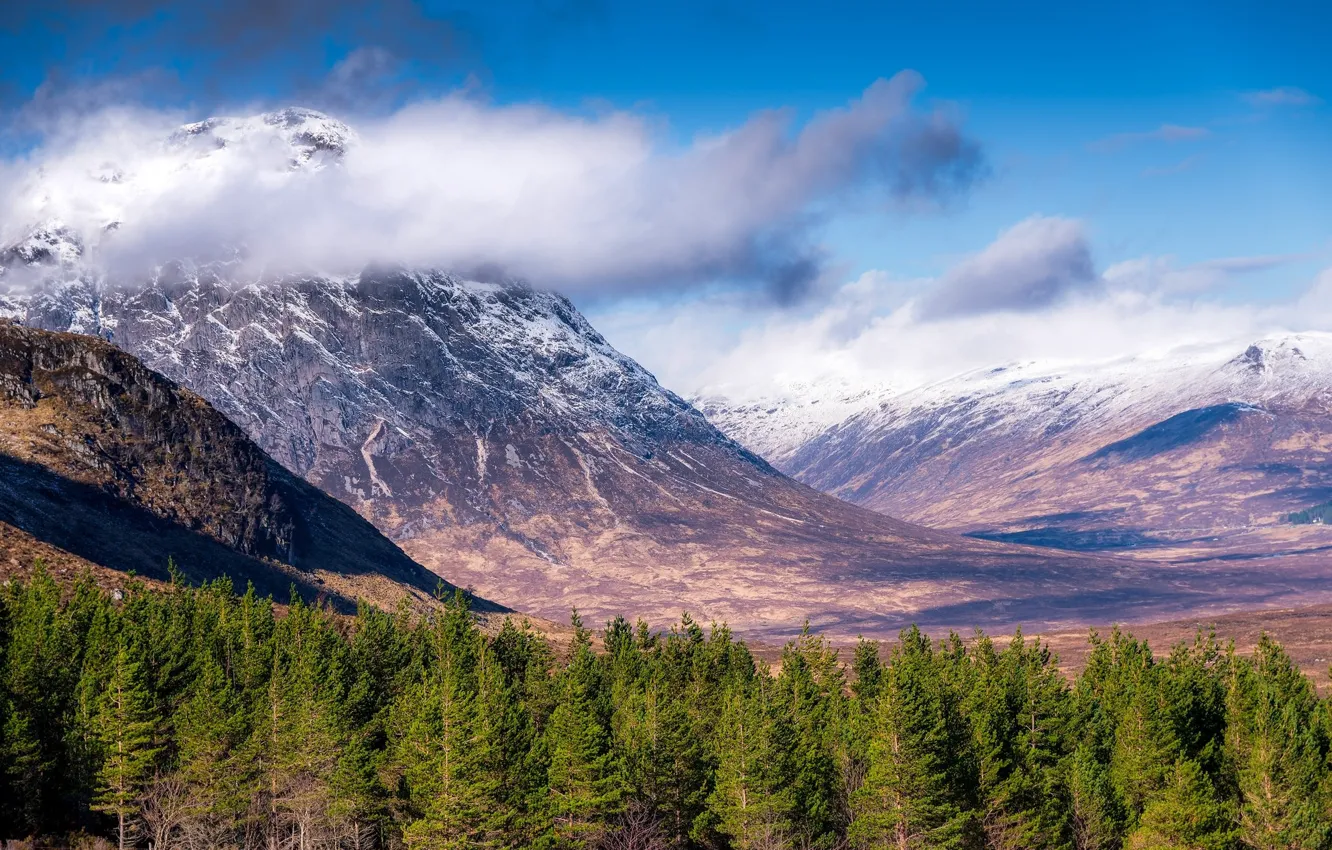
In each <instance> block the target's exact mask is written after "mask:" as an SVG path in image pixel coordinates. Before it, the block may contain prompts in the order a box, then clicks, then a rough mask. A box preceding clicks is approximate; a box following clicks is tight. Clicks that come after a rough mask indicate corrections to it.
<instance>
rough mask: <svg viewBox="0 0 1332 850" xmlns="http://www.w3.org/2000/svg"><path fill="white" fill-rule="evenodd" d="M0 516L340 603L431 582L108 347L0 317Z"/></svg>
mask: <svg viewBox="0 0 1332 850" xmlns="http://www.w3.org/2000/svg"><path fill="white" fill-rule="evenodd" d="M0 521H3V522H4V523H6V524H8V525H10V526H13V527H15V528H18V529H21V530H22V531H24V532H26V533H27V534H28V535H31V536H32V537H33V538H35V539H37V540H39V541H42V542H44V543H47V544H49V545H52V546H55V547H57V548H59V549H61V550H64V551H66V552H69V553H72V554H74V555H76V556H78V557H80V558H83V559H85V560H87V561H91V562H93V563H96V564H100V565H103V566H107V567H111V568H114V569H117V570H122V571H129V570H134V571H136V572H137V573H139V574H141V575H145V576H148V577H153V578H163V577H165V576H166V573H167V562H168V558H171V559H173V560H174V561H175V562H176V564H177V565H178V566H179V568H180V569H181V570H182V571H183V572H184V573H185V574H186V575H187V576H188V577H191V578H195V579H202V578H207V577H211V576H216V575H221V574H226V575H230V576H232V578H233V579H236V580H237V581H239V582H242V583H243V582H245V581H253V582H254V583H255V584H256V586H257V587H258V588H259V589H260V590H262V591H264V592H268V593H273V594H274V595H275V596H277V597H279V598H284V597H285V596H286V594H287V590H288V587H289V586H290V585H291V584H295V585H296V586H297V587H298V588H300V589H301V590H302V591H303V592H304V593H306V594H308V595H311V596H314V595H320V594H322V595H325V596H328V597H330V598H332V599H333V600H334V601H335V602H336V603H337V604H339V605H341V606H342V607H348V606H350V605H351V604H352V601H353V599H354V598H356V597H358V596H360V597H365V598H368V599H371V600H374V601H378V602H383V603H392V602H393V601H396V598H397V597H399V596H401V595H402V594H404V593H408V592H410V593H412V594H414V595H416V596H418V597H420V598H425V597H426V596H427V595H428V594H429V593H430V592H431V591H432V590H433V589H434V587H435V584H436V582H437V578H436V577H435V576H434V575H433V574H431V573H430V572H428V571H426V570H425V569H423V568H421V567H420V566H419V565H417V564H416V563H414V562H413V561H412V560H411V559H410V558H408V557H407V556H406V555H404V554H403V553H402V552H401V551H400V550H399V549H398V548H397V547H396V546H394V545H393V544H392V543H390V542H389V541H388V540H387V539H385V538H384V537H383V536H382V535H381V534H379V533H378V532H377V531H375V529H374V528H373V527H371V526H370V525H369V524H368V523H366V522H365V521H364V520H362V519H361V518H360V517H359V516H357V515H356V513H355V512H354V511H352V510H350V509H349V508H347V507H346V506H345V505H343V504H341V503H339V502H337V501H336V500H333V499H330V498H329V497H328V496H326V495H324V494H323V493H322V492H320V491H319V490H318V489H316V488H314V487H312V486H310V485H309V484H307V483H305V482H304V481H302V480H300V479H299V478H296V477H295V476H293V475H291V474H290V473H288V472H287V471H286V470H285V469H283V468H282V467H281V466H280V465H278V464H277V463H275V462H274V461H273V460H272V459H270V458H269V457H268V456H267V455H265V454H264V453H263V451H262V450H260V449H259V448H258V447H257V446H255V445H254V444H253V443H252V442H251V441H250V440H249V438H248V437H246V436H245V434H244V432H243V431H241V430H240V429H239V428H237V427H236V426H235V425H233V424H232V423H231V422H230V421H228V420H227V419H226V417H224V416H222V415H221V414H219V413H218V412H217V411H215V410H213V409H212V407H210V406H209V405H208V404H207V402H205V401H204V400H203V399H201V398H199V397H198V396H196V395H195V394H193V393H191V392H189V391H187V390H183V389H181V388H179V387H177V386H176V385H174V384H172V383H171V382H170V381H168V380H166V379H164V378H162V377H161V376H160V375H157V374H156V373H154V372H152V371H151V370H149V369H147V368H146V367H144V366H143V365H142V364H141V363H139V362H138V361H137V360H135V359H134V358H133V357H131V356H129V355H128V354H126V353H124V352H123V351H120V350H119V349H117V348H116V347H114V346H113V345H111V344H109V343H107V342H105V341H103V340H100V339H96V338H92V337H88V336H80V335H74V334H58V333H50V332H46V331H40V330H35V329H31V328H26V327H21V326H19V325H15V324H12V323H8V322H0Z"/></svg>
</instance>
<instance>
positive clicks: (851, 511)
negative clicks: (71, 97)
mask: <svg viewBox="0 0 1332 850" xmlns="http://www.w3.org/2000/svg"><path fill="white" fill-rule="evenodd" d="M354 145H355V135H354V133H352V131H350V130H348V129H346V128H344V127H343V126H342V125H341V124H338V123H337V122H334V121H332V120H331V119H327V118H325V117H324V116H320V115H318V114H317V113H311V112H309V111H291V110H288V111H284V112H281V113H273V114H270V115H264V116H258V117H257V118H253V119H236V120H222V121H219V120H210V121H205V122H202V123H200V124H194V125H189V126H188V127H186V128H183V129H182V130H180V131H179V132H176V133H174V134H173V135H171V137H170V139H168V140H167V141H165V142H162V143H161V146H160V150H159V149H157V148H154V153H153V156H152V157H149V158H147V159H141V160H136V161H137V162H139V163H140V165H139V167H138V170H135V169H131V168H118V167H116V166H115V165H114V164H108V165H107V166H106V167H105V168H101V169H100V170H99V171H98V172H97V173H91V172H90V173H89V174H88V175H85V176H86V177H87V179H88V181H89V185H90V186H101V187H106V186H110V187H112V190H110V191H107V192H92V193H91V194H92V196H95V197H96V198H98V199H100V200H99V201H98V203H99V204H101V206H96V208H95V209H94V211H93V212H94V213H95V214H87V210H86V209H83V208H82V207H79V206H78V204H75V203H74V202H73V201H71V200H70V199H69V198H67V197H63V196H61V195H60V193H59V192H58V191H56V188H59V187H45V186H44V184H42V183H41V180H40V175H38V176H37V177H35V178H34V180H35V181H36V182H35V183H34V189H33V193H32V194H33V199H34V200H33V202H32V203H31V204H30V205H29V206H30V207H31V210H32V211H36V213H40V214H39V215H35V217H34V218H33V219H32V220H33V221H35V222H38V223H39V224H38V225H36V226H29V227H18V228H14V226H13V224H12V221H11V219H12V218H13V215H14V212H13V211H11V214H10V216H9V218H7V219H6V222H5V224H6V227H7V228H12V229H16V230H17V231H18V235H16V236H15V237H14V238H13V239H12V240H11V241H10V242H7V243H4V244H5V245H7V246H9V247H0V251H3V252H6V253H3V254H0V256H5V257H7V258H8V259H7V260H6V263H7V264H8V268H9V271H7V272H6V273H5V277H4V278H0V289H5V287H6V283H5V281H18V280H19V279H20V278H22V283H21V284H8V288H7V289H6V290H5V294H4V295H0V314H2V315H6V316H10V317H13V318H16V319H18V320H20V321H21V322H23V323H24V324H28V325H33V326H38V327H42V328H49V329H59V330H74V331H77V332H81V333H87V334H95V335H99V336H102V337H104V338H107V339H110V340H112V341H113V342H114V343H115V344H116V345H118V346H121V347H122V348H124V349H126V350H127V351H129V352H131V353H133V354H135V355H136V356H138V357H140V358H141V359H142V360H143V361H144V362H145V363H146V364H147V365H149V366H150V367H152V368H153V369H156V370H158V371H160V372H162V373H164V374H166V375H167V376H168V377H170V378H172V379H174V380H176V381H178V382H180V383H182V384H184V385H185V386H187V387H189V388H191V389H193V390H195V391H197V392H198V393H199V394H200V395H202V396H203V397H204V398H206V399H207V400H208V401H210V402H211V403H212V404H213V405H214V406H216V407H217V408H218V409H219V410H221V411H222V412H223V413H225V414H226V415H227V416H228V417H230V418H231V419H232V420H233V421H235V422H236V423H237V424H238V425H240V426H241V428H243V429H244V430H245V431H246V432H247V433H248V434H249V435H250V436H251V437H252V438H253V439H254V440H255V441H256V442H257V443H258V444H259V445H260V446H261V447H262V448H263V449H264V450H265V451H266V452H268V453H269V454H270V455H271V456H272V457H274V458H275V459H276V460H278V461H279V462H280V463H282V464H283V465H284V466H286V467H287V468H288V469H290V470H292V471H293V472H295V473H297V474H299V475H301V476H303V477H304V478H306V479H307V480H308V481H310V482H312V483H314V484H316V485H318V486H319V487H321V488H323V489H324V490H325V491H327V492H329V493H331V494H333V495H334V496H336V497H338V498H339V499H342V500H343V501H345V502H347V503H348V504H350V505H351V506H353V507H354V508H356V509H357V510H358V511H359V512H360V513H361V514H362V515H364V516H366V517H367V518H369V519H371V521H372V522H374V523H375V525H377V526H378V527H379V528H380V529H381V530H382V531H384V532H385V533H386V534H387V535H388V536H389V537H390V538H392V539H393V540H394V541H395V542H397V543H399V544H400V545H401V546H402V547H403V548H404V550H406V551H407V553H408V554H409V555H411V556H412V557H413V558H415V559H416V560H417V561H419V562H420V563H422V564H425V565H426V566H428V567H430V568H431V569H433V570H435V571H436V572H438V573H439V574H440V575H442V576H444V577H446V578H447V579H449V580H451V581H453V582H455V583H457V584H460V585H463V586H471V587H473V588H474V589H475V590H477V591H478V592H479V593H481V594H483V595H484V596H486V597H487V598H490V599H493V600H496V601H498V602H501V603H504V604H508V605H512V606H514V607H516V608H519V609H521V610H526V611H530V612H532V613H536V614H540V615H543V616H547V617H550V618H552V619H562V618H564V617H566V616H567V614H568V610H569V608H570V607H572V606H575V605H576V606H578V608H579V609H580V610H581V611H582V612H583V614H584V615H585V616H587V617H588V619H589V621H590V622H597V621H599V620H601V619H604V618H606V617H609V616H611V615H613V614H619V613H624V614H627V615H630V616H638V615H641V616H644V617H646V618H647V619H649V620H651V621H654V622H664V621H667V620H669V619H671V618H674V617H676V616H678V614H679V612H680V611H681V610H682V609H683V610H689V611H690V612H691V613H694V614H695V615H697V616H700V617H702V618H705V619H717V620H719V621H720V620H725V621H727V622H729V623H730V624H731V625H732V626H733V627H735V628H737V629H739V630H742V631H744V632H746V633H749V634H758V635H764V634H768V635H773V636H779V635H784V634H789V633H790V632H791V631H792V630H793V629H798V628H799V624H800V623H801V621H802V620H804V619H805V618H809V619H810V621H811V622H812V624H813V625H814V626H815V627H818V628H822V629H824V630H826V631H827V632H829V633H830V634H833V635H841V636H851V635H854V634H857V633H864V634H867V635H880V636H887V635H891V634H893V633H895V632H896V630H897V629H898V628H899V627H901V626H902V625H904V624H905V623H907V622H910V621H913V620H914V621H918V622H921V623H925V624H929V625H934V626H940V625H949V626H957V627H964V628H969V627H971V626H974V625H978V624H979V625H991V626H1006V625H1011V624H1013V623H1016V622H1025V623H1027V624H1029V625H1036V626H1040V625H1053V624H1071V623H1085V622H1087V621H1088V620H1093V619H1098V618H1107V617H1114V618H1117V619H1131V618H1135V619H1151V618H1161V617H1163V616H1167V615H1171V614H1176V613H1182V612H1186V611H1197V610H1199V609H1208V610H1222V609H1228V608H1235V607H1241V606H1244V605H1247V604H1251V603H1252V602H1253V601H1254V599H1256V598H1257V599H1261V600H1263V601H1269V600H1270V599H1271V598H1272V597H1271V594H1270V591H1269V589H1268V588H1267V587H1266V586H1265V585H1263V584H1261V583H1254V582H1253V581H1250V580H1248V579H1247V578H1246V575H1245V573H1244V572H1243V571H1234V574H1233V575H1231V574H1230V573H1225V571H1222V572H1223V573H1224V574H1225V575H1227V576H1229V577H1228V578H1226V580H1225V581H1222V582H1221V583H1220V585H1218V583H1217V576H1218V572H1217V570H1216V569H1215V568H1209V569H1207V570H1198V571H1190V570H1188V569H1176V570H1173V571H1172V572H1171V573H1170V574H1169V575H1168V576H1167V575H1163V574H1161V573H1160V572H1159V571H1158V570H1157V569H1156V568H1155V567H1154V565H1143V564H1137V563H1134V562H1130V561H1123V560H1114V559H1104V558H1098V557H1091V556H1084V555H1079V554H1071V553H1066V552H1055V551H1051V550H1041V549H1035V548H1030V547H1017V546H1012V545H1007V544H1002V543H996V542H993V541H985V540H979V539H967V538H962V537H958V536H955V535H952V534H948V533H942V532H937V531H931V530H928V529H925V528H921V527H918V526H913V525H909V524H907V523H903V522H900V521H898V520H895V519H891V518H889V517H887V516H885V515H883V514H880V513H875V512H873V511H869V510H864V509H862V508H858V507H855V506H853V505H850V504H847V503H846V502H843V501H840V500H837V499H834V498H832V497H829V496H826V495H823V494H820V493H818V492H817V491H815V490H813V489H810V488H809V487H806V486H804V485H802V484H800V483H798V482H796V481H794V480H792V479H791V478H789V477H787V476H785V475H783V474H781V473H780V472H778V471H777V470H776V469H774V468H773V467H771V466H770V465H768V463H767V462H765V461H764V460H762V459H761V458H760V457H758V456H757V455H755V454H753V453H751V452H750V451H748V450H746V449H744V448H743V447H741V446H740V445H739V444H738V443H736V442H734V441H733V440H731V439H730V438H728V437H726V436H724V435H723V434H722V433H721V432H720V431H718V430H717V429H716V428H715V427H714V426H713V425H712V424H711V423H710V422H709V421H708V420H707V419H706V418H705V417H704V416H703V415H702V414H701V413H699V411H698V410H696V409H695V408H694V407H693V406H691V405H690V404H688V403H687V402H685V401H684V400H682V399H681V398H680V397H678V396H676V395H675V394H673V393H671V392H669V391H668V390H666V389H664V388H662V387H661V386H660V385H658V383H657V381H656V380H655V379H654V378H653V376H652V375H651V374H649V373H648V372H647V371H645V370H644V369H642V368H641V367H640V366H639V365H638V364H636V363H634V362H633V361H632V360H630V359H629V358H627V357H624V356H623V355H621V354H619V353H618V352H617V351H615V349H614V348H612V347H611V346H610V345H609V344H608V343H607V342H606V340H604V339H603V338H602V337H601V336H600V334H598V333H597V332H596V330H595V329H593V328H592V327H591V326H590V325H589V324H588V322H587V321H586V320H585V319H584V318H583V317H582V315H581V314H580V313H579V312H578V311H577V310H576V309H575V308H574V306H573V304H571V303H570V302H569V301H568V300H567V299H565V298H563V297H561V296H558V295H554V294H550V293H545V292H541V291H537V290H534V289H532V288H530V287H527V286H525V285H522V284H520V283H517V282H513V281H500V282H494V281H480V280H472V279H468V278H467V277H466V276H459V275H455V274H448V273H444V272H438V271H424V270H411V269H404V268H398V267H392V266H386V267H372V268H367V269H356V270H349V271H344V272H339V273H327V272H321V273H303V274H300V273H289V272H288V273H277V272H266V271H263V270H257V271H256V270H255V269H254V268H253V267H252V266H250V265H247V263H246V262H244V260H243V259H234V258H233V259H217V258H213V259H209V260H203V259H201V258H198V257H194V258H192V259H181V260H177V261H172V262H166V263H159V264H156V265H155V266H154V267H153V268H152V270H151V271H148V272H145V273H142V274H135V275H127V274H125V273H123V272H120V273H118V274H116V275H114V276H108V274H107V273H106V272H105V270H104V268H103V267H102V266H100V265H99V263H98V257H99V256H100V255H102V253H103V252H104V251H113V250H114V249H115V245H116V240H118V239H120V238H122V235H123V234H124V233H126V232H132V231H133V229H134V227H135V221H134V220H133V217H132V215H131V214H132V213H134V212H135V211H136V210H138V211H143V210H146V209H148V208H147V207H145V206H144V204H145V203H146V201H145V200H144V199H145V198H147V199H151V198H152V197H155V196H156V195H155V193H158V192H161V191H165V190H163V189H162V188H161V187H162V186H165V185H166V184H167V183H169V182H170V181H171V180H179V179H188V180H196V179H204V180H205V181H206V180H207V179H208V178H209V175H210V174H212V173H213V172H214V171H225V170H226V169H230V168H241V167H244V168H261V169H266V170H265V171H264V175H263V178H262V179H264V180H270V179H271V180H275V181H283V180H292V181H302V180H320V179H324V178H325V177H326V176H330V175H331V176H336V175H337V174H338V170H337V163H338V161H339V160H338V157H339V155H340V153H339V152H342V154H341V155H345V156H350V155H351V154H350V152H351V151H352V150H354ZM255 150H262V151H266V152H267V153H266V154H265V155H264V156H259V157H255V156H253V155H252V154H253V152H254V151H255ZM233 154H235V155H234V156H233ZM268 154H271V155H268ZM228 157H230V158H228ZM90 161H100V160H97V159H96V158H93V159H92V160H90ZM145 162H146V163H149V164H150V165H151V167H149V166H146V165H143V164H142V163H145ZM161 163H167V164H168V165H169V167H168V165H161ZM108 175H109V176H108ZM182 175H184V176H183V177H182ZM102 177H106V178H107V181H108V182H105V183H104V182H102ZM64 188H68V187H64ZM48 190H49V191H48ZM117 198H120V199H122V200H123V201H124V203H123V204H122V205H121V206H120V207H116V206H115V203H113V202H114V201H116V199H117ZM126 199H127V200H126ZM25 210H28V207H25V208H24V209H23V210H19V211H18V212H19V213H22V212H24V211H25ZM70 210H73V211H74V212H78V213H79V215H78V216H75V215H73V214H66V215H64V216H63V217H61V216H58V215H55V213H66V212H68V211H70ZM57 220H59V221H60V222H61V223H60V224H52V222H55V221H57ZM41 222H46V224H41ZM80 223H81V224H80ZM113 223H114V224H115V225H116V226H114V227H113V226H111V225H112V224H113ZM33 239H36V240H37V241H36V242H32V241H30V240H33ZM75 240H78V241H77V242H76V241H75ZM33 245H36V246H38V247H39V248H40V247H41V246H43V245H47V246H51V249H42V250H37V249H36V248H32V246H33ZM16 246H19V247H16ZM21 246H28V247H21ZM61 246H66V247H61ZM236 247H237V254H236V256H237V257H240V256H242V255H243V249H244V246H243V245H242V246H236ZM76 248H77V250H75V249H76ZM841 403H842V404H844V405H845V409H847V410H850V409H854V408H855V407H856V406H858V405H864V404H865V403H866V399H865V398H857V397H848V398H846V399H844V400H843V402H841ZM824 409H831V407H829V408H821V409H820V414H819V415H821V416H822V415H826V414H823V413H822V412H821V411H822V410H824ZM838 415H840V412H839V414H838ZM833 418H836V417H833ZM791 421H795V418H793V419H792V420H791ZM786 427H787V426H785V425H784V426H783V428H786ZM772 430H773V429H769V431H772ZM791 430H794V429H791ZM818 431H819V427H817V423H816V424H815V425H810V426H808V431H807V433H809V434H810V435H814V434H816V433H817V432H818ZM825 436H826V435H825ZM823 438H824V437H822V436H819V437H814V441H815V442H817V441H818V440H820V439H823ZM810 444H811V445H812V443H810ZM1322 588H1323V584H1322V582H1321V578H1318V577H1309V578H1308V580H1307V581H1306V580H1303V579H1301V580H1292V581H1291V583H1290V585H1289V588H1288V592H1289V594H1290V595H1291V596H1292V597H1296V596H1298V598H1300V599H1308V598H1309V596H1308V595H1307V594H1310V593H1318V592H1326V591H1324V590H1322Z"/></svg>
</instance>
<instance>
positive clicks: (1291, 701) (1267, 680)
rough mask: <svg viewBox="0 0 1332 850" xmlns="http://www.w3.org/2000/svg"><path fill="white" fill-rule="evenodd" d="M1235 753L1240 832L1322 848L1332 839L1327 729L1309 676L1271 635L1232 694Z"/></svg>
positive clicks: (1264, 844)
mask: <svg viewBox="0 0 1332 850" xmlns="http://www.w3.org/2000/svg"><path fill="white" fill-rule="evenodd" d="M1227 702H1228V715H1229V721H1228V724H1227V733H1226V737H1227V744H1226V749H1227V751H1228V753H1227V755H1228V758H1229V760H1230V762H1231V763H1232V764H1234V765H1235V771H1236V784H1237V786H1238V790H1239V798H1240V801H1239V823H1240V835H1241V838H1242V839H1243V842H1244V844H1245V845H1246V846H1248V847H1252V848H1258V849H1259V850H1269V848H1270V850H1276V848H1289V847H1322V846H1325V845H1326V843H1327V842H1328V841H1329V840H1332V820H1329V818H1328V814H1329V812H1328V810H1327V803H1326V802H1325V800H1324V797H1323V795H1324V794H1325V793H1326V782H1327V778H1326V777H1327V757H1328V751H1329V745H1328V740H1327V732H1326V730H1325V729H1324V728H1322V727H1321V726H1320V725H1319V724H1317V723H1315V707H1316V704H1317V698H1316V696H1315V695H1314V692H1313V687H1312V686H1311V685H1310V683H1309V680H1308V679H1306V678H1305V677H1304V675H1303V674H1301V673H1300V671H1299V668H1298V667H1296V666H1295V664H1294V662H1292V661H1291V659H1290V657H1289V656H1288V655H1286V653H1285V652H1284V651H1283V650H1282V649H1281V647H1279V646H1278V645H1277V644H1276V642H1275V641H1273V640H1272V639H1271V638H1270V637H1269V636H1268V635H1263V636H1262V638H1261V639H1260V640H1259V643H1258V647H1257V649H1256V651H1255V653H1254V658H1253V661H1252V663H1251V664H1250V665H1246V666H1243V667H1239V668H1238V669H1237V672H1236V675H1235V676H1234V677H1233V678H1232V680H1231V684H1230V692H1229V694H1228V695H1227Z"/></svg>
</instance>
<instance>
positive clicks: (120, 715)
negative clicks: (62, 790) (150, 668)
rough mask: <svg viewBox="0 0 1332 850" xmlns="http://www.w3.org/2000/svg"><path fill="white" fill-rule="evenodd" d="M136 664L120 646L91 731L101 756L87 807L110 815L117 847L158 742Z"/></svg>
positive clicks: (130, 827)
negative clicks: (94, 730)
mask: <svg viewBox="0 0 1332 850" xmlns="http://www.w3.org/2000/svg"><path fill="white" fill-rule="evenodd" d="M154 708H155V706H154V701H153V695H152V693H151V691H149V689H148V686H147V683H146V682H145V676H144V674H143V671H142V668H141V667H140V665H139V664H138V663H137V662H135V661H134V660H133V659H131V657H130V653H129V651H128V649H127V648H125V647H123V646H122V647H121V649H120V652H118V653H117V654H116V660H115V663H114V665H113V667H112V673H111V680H110V681H109V682H108V683H107V688H106V694H105V696H104V698H103V701H102V707H101V711H100V713H99V714H98V717H97V731H98V736H99V737H100V739H101V742H102V747H103V749H104V752H105V761H104V762H103V764H102V769H101V770H100V771H99V772H98V776H97V780H98V781H97V795H96V797H95V798H94V801H93V806H92V808H93V810H94V811H98V812H105V813H106V814H109V815H112V816H114V817H115V819H116V840H117V842H118V843H119V846H120V850H125V846H126V843H127V842H128V841H130V840H131V836H132V835H133V833H134V831H135V830H136V828H137V823H136V818H137V815H138V814H139V810H140V804H139V795H140V793H141V792H142V790H143V788H144V786H145V785H146V784H147V782H148V779H149V778H150V777H151V776H152V773H153V769H154V762H155V759H156V757H157V754H158V752H159V751H160V747H158V746H156V745H155V742H156V740H157V734H158V727H159V726H160V725H161V718H159V717H158V716H157V714H156V712H155V710H154Z"/></svg>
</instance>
